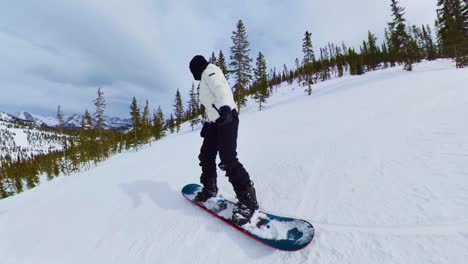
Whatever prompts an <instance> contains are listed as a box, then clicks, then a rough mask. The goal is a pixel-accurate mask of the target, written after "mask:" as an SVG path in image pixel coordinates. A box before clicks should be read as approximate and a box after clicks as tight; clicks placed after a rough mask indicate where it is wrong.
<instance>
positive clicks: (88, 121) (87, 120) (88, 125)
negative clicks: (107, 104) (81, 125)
mask: <svg viewBox="0 0 468 264" xmlns="http://www.w3.org/2000/svg"><path fill="white" fill-rule="evenodd" d="M83 118H84V121H85V126H86V128H87V129H93V127H94V125H93V119H92V118H91V115H90V114H89V111H88V109H86V111H85V115H84V117H83Z"/></svg>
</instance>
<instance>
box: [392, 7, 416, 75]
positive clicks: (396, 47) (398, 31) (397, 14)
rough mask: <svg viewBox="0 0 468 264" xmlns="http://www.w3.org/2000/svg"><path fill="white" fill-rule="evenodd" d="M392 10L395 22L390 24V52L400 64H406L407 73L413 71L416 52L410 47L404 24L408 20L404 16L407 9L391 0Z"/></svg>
mask: <svg viewBox="0 0 468 264" xmlns="http://www.w3.org/2000/svg"><path fill="white" fill-rule="evenodd" d="M391 1H392V3H391V5H390V6H391V8H392V15H393V21H392V22H389V23H388V25H389V32H390V41H391V44H392V45H391V46H390V48H391V49H392V51H391V52H390V53H391V54H392V55H394V56H395V60H396V61H397V62H399V63H404V69H405V70H407V71H411V70H412V64H413V62H414V61H413V56H414V51H413V50H412V48H411V47H410V36H409V35H408V33H407V31H406V26H405V24H404V22H405V21H406V19H405V18H404V17H403V16H404V14H405V13H404V11H405V9H404V8H403V7H401V6H399V4H398V1H397V0H391Z"/></svg>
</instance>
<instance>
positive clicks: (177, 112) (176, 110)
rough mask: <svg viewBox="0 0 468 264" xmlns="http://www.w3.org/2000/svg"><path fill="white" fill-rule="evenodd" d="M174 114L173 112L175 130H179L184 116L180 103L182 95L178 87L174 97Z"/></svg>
mask: <svg viewBox="0 0 468 264" xmlns="http://www.w3.org/2000/svg"><path fill="white" fill-rule="evenodd" d="M174 114H175V127H176V129H177V132H179V130H180V126H181V125H182V122H183V121H184V120H183V117H184V106H183V104H182V96H181V95H180V92H179V89H177V92H176V96H175V99H174Z"/></svg>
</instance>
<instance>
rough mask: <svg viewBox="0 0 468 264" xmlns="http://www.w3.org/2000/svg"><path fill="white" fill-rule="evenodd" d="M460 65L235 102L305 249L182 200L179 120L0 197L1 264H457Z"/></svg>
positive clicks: (464, 251)
mask: <svg viewBox="0 0 468 264" xmlns="http://www.w3.org/2000/svg"><path fill="white" fill-rule="evenodd" d="M467 73H468V70H467V69H462V70H460V69H455V67H454V64H453V63H452V62H449V61H447V60H439V61H434V62H425V63H421V64H418V65H415V67H414V72H411V73H408V72H404V71H402V70H401V68H393V69H387V70H383V71H376V72H371V73H367V74H366V75H364V76H358V77H355V76H347V77H343V78H339V79H334V80H331V81H327V82H323V83H319V84H317V85H315V86H314V87H313V88H314V91H313V94H312V96H306V95H305V94H304V92H303V89H302V88H300V87H298V86H297V85H292V86H291V87H289V86H282V87H280V88H278V93H277V94H276V95H275V96H274V97H273V98H270V99H269V102H268V104H267V108H265V109H264V110H263V111H261V112H257V110H256V108H257V106H256V105H253V104H250V105H249V106H248V107H247V108H246V109H243V110H242V111H243V112H242V113H241V120H240V131H239V141H238V145H239V151H238V152H239V158H240V160H241V162H242V163H243V164H244V165H245V167H246V168H247V170H248V171H249V173H250V174H251V177H252V179H253V180H254V182H255V183H256V184H255V186H256V189H257V195H258V199H259V202H260V205H261V207H262V208H263V209H265V211H267V212H270V213H273V214H278V215H282V216H292V217H297V218H303V219H306V220H308V221H310V222H311V223H312V224H313V225H314V227H315V230H316V236H315V238H314V240H313V241H312V243H311V244H310V245H309V246H308V247H307V248H305V249H304V250H302V251H299V252H295V253H285V252H279V251H274V250H271V249H269V248H266V247H264V246H263V245H261V244H259V243H258V242H255V241H253V240H252V239H250V238H247V237H246V236H245V235H243V234H240V233H239V232H238V231H236V230H234V229H233V228H230V227H229V226H227V225H225V224H224V223H222V222H221V221H219V220H217V219H215V218H214V217H213V216H211V215H208V214H207V213H205V212H203V211H201V210H200V209H199V208H196V207H195V206H193V205H192V204H190V203H189V202H187V201H185V199H184V198H183V197H182V195H181V194H180V189H181V188H182V186H184V185H185V184H186V183H189V182H197V181H198V177H199V174H200V169H199V167H198V160H197V155H198V151H199V146H200V144H201V139H200V137H199V135H198V134H199V128H198V129H197V130H195V131H194V132H191V129H190V128H188V127H184V129H183V132H182V133H179V134H177V135H169V136H168V137H167V138H165V139H164V140H162V141H158V142H155V143H153V144H152V146H145V147H142V148H141V149H140V151H139V152H128V153H123V154H120V155H117V156H114V157H112V158H111V159H109V160H107V161H105V162H103V163H102V165H100V166H98V167H96V168H93V169H91V170H89V171H85V172H81V173H78V174H77V175H74V176H72V177H65V176H62V177H60V178H57V179H55V180H53V181H51V182H48V183H45V184H42V185H40V186H39V187H36V188H34V189H32V190H29V191H27V192H25V193H23V194H21V195H18V196H14V197H11V198H8V199H5V200H2V201H0V256H2V257H1V263H2V264H4V263H5V264H20V263H21V264H22V263H99V264H102V263H122V264H124V263H148V264H149V263H318V264H320V263H447V264H462V263H463V264H464V263H466V260H467V259H468V162H467V161H468V74H467ZM218 176H219V180H218V185H219V187H220V189H221V190H222V192H223V196H225V197H226V198H228V199H233V198H234V193H233V191H232V189H231V186H230V184H229V182H228V181H227V179H226V178H225V177H224V176H223V173H222V172H221V171H218Z"/></svg>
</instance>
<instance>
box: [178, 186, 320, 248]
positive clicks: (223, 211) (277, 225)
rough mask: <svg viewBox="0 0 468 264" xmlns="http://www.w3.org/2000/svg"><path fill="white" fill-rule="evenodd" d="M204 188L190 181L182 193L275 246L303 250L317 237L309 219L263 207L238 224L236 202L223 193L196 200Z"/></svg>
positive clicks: (219, 216)
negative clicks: (277, 212)
mask: <svg viewBox="0 0 468 264" xmlns="http://www.w3.org/2000/svg"><path fill="white" fill-rule="evenodd" d="M201 190H202V186H200V185H198V184H188V185H186V186H184V188H182V195H183V196H184V197H185V198H186V199H187V200H189V201H190V202H192V203H193V204H195V205H197V206H198V207H200V208H202V209H203V210H205V211H206V212H208V213H210V214H211V215H213V216H215V217H216V218H218V219H220V220H222V221H223V222H224V223H226V224H228V225H230V226H232V227H234V228H235V229H236V230H238V231H240V232H241V233H243V234H245V235H247V236H249V237H251V238H253V239H254V240H256V241H258V242H260V243H262V244H264V245H267V246H269V247H271V248H274V249H278V250H283V251H297V250H301V249H303V248H304V247H306V246H307V245H308V244H309V243H310V242H311V241H312V239H313V237H314V227H313V226H312V224H310V223H309V222H307V221H305V220H302V219H295V218H289V217H282V216H277V215H273V214H269V213H266V212H262V211H260V210H258V211H256V212H255V214H254V215H253V217H252V219H251V221H250V223H248V224H245V225H242V226H237V225H235V224H234V223H233V222H232V221H231V217H232V210H233V209H234V207H235V206H236V204H235V203H234V202H232V201H229V200H227V199H224V198H222V197H219V196H217V197H213V198H210V199H208V200H207V201H206V202H205V203H202V204H199V203H197V202H195V201H194V198H195V196H196V194H197V193H198V192H200V191H201Z"/></svg>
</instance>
